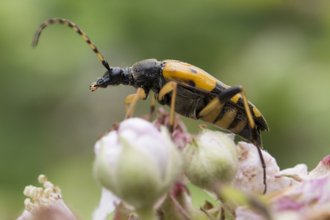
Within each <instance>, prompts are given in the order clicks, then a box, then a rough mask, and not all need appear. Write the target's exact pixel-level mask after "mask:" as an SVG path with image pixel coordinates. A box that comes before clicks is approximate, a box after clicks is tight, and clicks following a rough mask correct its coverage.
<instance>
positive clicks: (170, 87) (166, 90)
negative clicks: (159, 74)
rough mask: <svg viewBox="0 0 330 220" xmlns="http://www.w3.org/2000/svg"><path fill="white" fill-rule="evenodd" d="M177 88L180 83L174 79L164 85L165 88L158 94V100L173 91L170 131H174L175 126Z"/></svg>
mask: <svg viewBox="0 0 330 220" xmlns="http://www.w3.org/2000/svg"><path fill="white" fill-rule="evenodd" d="M177 88H178V83H176V82H174V81H170V82H168V83H166V84H165V85H164V86H163V88H162V89H161V90H160V91H159V94H158V100H159V101H160V100H162V99H163V97H164V95H166V94H167V93H169V92H172V99H171V113H170V124H169V126H168V130H169V131H170V133H172V132H173V127H174V116H175V99H176V93H177Z"/></svg>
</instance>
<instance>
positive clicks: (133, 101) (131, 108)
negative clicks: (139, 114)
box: [125, 88, 147, 118]
mask: <svg viewBox="0 0 330 220" xmlns="http://www.w3.org/2000/svg"><path fill="white" fill-rule="evenodd" d="M146 96H147V95H146V93H145V92H144V90H143V89H142V88H138V89H137V90H136V93H135V94H131V95H128V96H127V97H126V99H125V109H126V117H125V118H130V117H132V115H133V111H134V108H135V105H136V102H137V101H138V100H141V99H144V98H146ZM130 103H131V105H130V106H129V108H128V104H130Z"/></svg>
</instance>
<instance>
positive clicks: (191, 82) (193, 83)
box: [188, 80, 196, 87]
mask: <svg viewBox="0 0 330 220" xmlns="http://www.w3.org/2000/svg"><path fill="white" fill-rule="evenodd" d="M188 84H189V85H190V86H192V87H196V83H195V82H194V81H192V80H189V81H188Z"/></svg>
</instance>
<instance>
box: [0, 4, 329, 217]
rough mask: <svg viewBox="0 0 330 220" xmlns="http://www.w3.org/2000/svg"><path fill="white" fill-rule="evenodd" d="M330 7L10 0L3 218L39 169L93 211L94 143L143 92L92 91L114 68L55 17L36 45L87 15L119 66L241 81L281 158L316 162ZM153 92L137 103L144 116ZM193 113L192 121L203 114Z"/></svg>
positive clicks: (325, 149) (3, 49) (2, 117)
mask: <svg viewBox="0 0 330 220" xmlns="http://www.w3.org/2000/svg"><path fill="white" fill-rule="evenodd" d="M329 9H330V2H329V1H326V0H316V1H308V0H287V1H277V0H268V1H264V0H250V1H246V0H236V1H199V0H183V1H178V0H163V1H159V0H152V1H151V0H147V1H126V0H114V1H102V0H95V1H66V0H58V1H54V0H50V1H48V0H25V1H24V0H3V1H1V7H0V18H1V22H0V30H1V34H0V71H1V74H0V83H1V86H0V90H1V91H0V98H1V108H0V111H1V114H0V135H1V138H0V219H13V218H15V217H17V215H18V214H19V213H21V212H22V210H23V208H24V205H23V200H24V198H25V197H24V196H23V194H22V192H23V189H24V187H25V186H26V185H30V184H33V185H37V177H38V175H39V174H41V173H43V174H46V175H47V176H48V177H49V179H50V180H51V181H52V182H53V183H54V184H56V185H59V186H60V187H61V189H62V191H63V197H64V200H65V201H66V203H67V204H68V205H69V206H70V207H73V209H74V210H76V213H77V214H78V216H81V217H82V219H90V218H91V212H92V211H93V209H94V207H95V206H96V204H97V202H98V201H99V198H100V192H101V191H100V189H99V187H98V186H97V185H96V183H95V182H94V180H93V177H92V162H93V157H94V156H93V145H94V143H95V141H96V140H97V137H98V136H99V135H100V134H102V133H103V132H105V131H107V130H108V129H109V128H110V127H111V125H112V123H113V122H114V121H121V120H122V119H123V118H124V104H123V101H124V98H125V97H126V96H127V95H128V94H130V93H133V92H134V89H133V88H130V87H124V86H119V87H115V88H108V89H105V90H98V91H97V92H95V93H91V92H90V91H89V85H90V84H91V83H92V82H94V81H96V79H97V77H99V76H102V75H103V73H104V72H105V69H104V67H103V66H102V65H101V63H100V61H99V59H98V58H97V56H96V55H95V54H94V53H93V52H92V50H91V48H89V46H88V45H87V44H86V43H85V42H84V40H83V39H82V38H80V37H79V35H78V34H76V33H74V31H72V30H70V29H69V28H68V27H65V26H63V25H59V24H56V25H51V26H49V27H47V28H46V29H45V30H44V32H43V33H42V34H41V38H40V41H39V45H38V47H37V48H35V49H32V48H31V41H32V36H33V34H34V33H35V30H36V29H37V27H38V25H40V24H41V23H42V22H43V21H44V20H46V19H49V18H53V17H60V18H66V19H69V20H71V21H73V22H74V23H76V24H78V26H79V27H80V28H82V29H83V30H84V31H85V32H86V33H87V34H88V36H89V37H90V38H91V40H92V41H93V42H94V43H95V44H96V45H97V47H98V49H99V50H100V52H101V53H102V54H103V56H104V57H105V58H106V59H107V60H108V61H109V63H110V65H112V66H120V67H128V66H131V65H132V64H133V63H135V62H137V61H140V60H143V59H147V58H156V59H158V60H163V59H177V60H182V61H185V62H188V63H191V64H193V65H196V66H198V67H200V68H202V69H204V70H206V71H207V72H209V73H210V74H212V75H214V76H215V77H216V78H218V79H220V80H221V81H223V82H224V83H226V84H228V85H243V86H244V89H245V91H246V92H247V95H248V98H249V100H250V101H251V102H253V103H254V104H255V105H256V106H257V108H258V109H259V110H260V111H261V112H262V113H263V115H264V116H265V118H266V119H267V121H268V124H269V127H270V132H265V133H263V135H262V137H263V143H264V147H265V148H266V149H267V150H268V151H269V152H270V153H271V154H272V155H273V156H274V157H275V158H276V159H277V161H278V164H279V166H280V167H281V168H288V167H292V166H294V165H296V164H298V163H306V164H307V165H308V166H309V169H313V168H314V167H315V166H316V165H317V163H318V162H319V161H320V160H321V159H322V158H323V157H324V156H326V155H327V154H329V146H330V135H329V134H328V130H329V129H328V128H329V124H330V115H329V112H330V98H329V94H330V13H329V12H330V11H329ZM149 100H150V99H149ZM149 103H150V102H149V101H146V102H139V103H138V106H137V110H136V111H135V115H136V116H141V115H143V114H146V113H147V112H148V111H149ZM183 120H184V121H185V122H186V125H187V126H188V128H189V130H190V131H191V132H197V128H196V125H198V124H200V123H202V122H200V121H193V120H190V119H183ZM202 203H203V201H197V204H200V205H201V204H202Z"/></svg>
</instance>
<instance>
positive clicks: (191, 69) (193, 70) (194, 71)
mask: <svg viewBox="0 0 330 220" xmlns="http://www.w3.org/2000/svg"><path fill="white" fill-rule="evenodd" d="M189 69H190V71H191V72H193V73H197V70H195V69H193V68H191V67H189Z"/></svg>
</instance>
